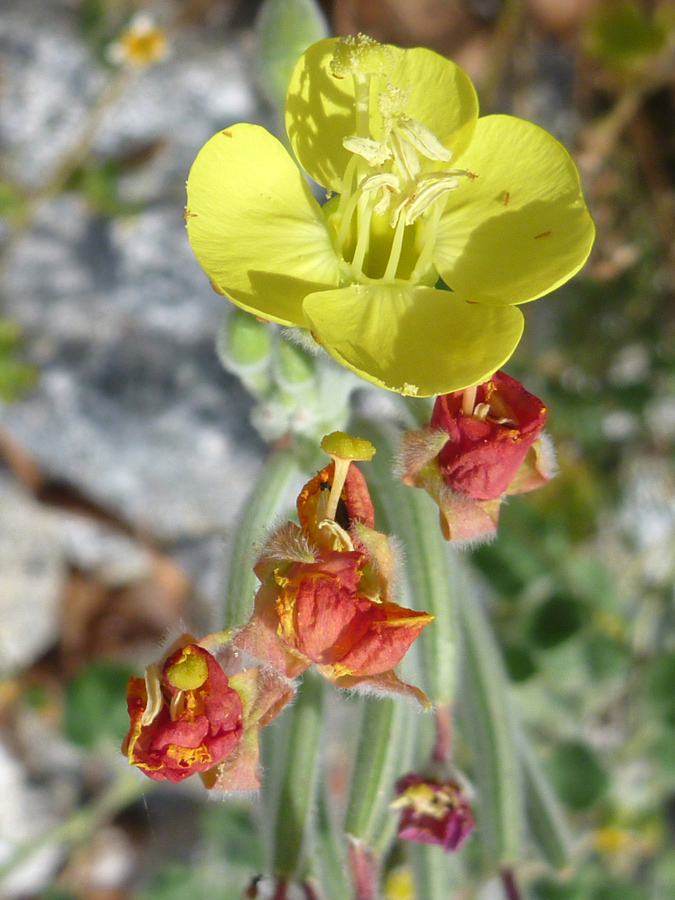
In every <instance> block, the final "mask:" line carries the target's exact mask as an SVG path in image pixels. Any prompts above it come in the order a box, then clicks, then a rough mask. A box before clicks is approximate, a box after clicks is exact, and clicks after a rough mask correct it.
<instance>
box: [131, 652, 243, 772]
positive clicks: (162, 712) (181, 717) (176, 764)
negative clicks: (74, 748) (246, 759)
mask: <svg viewBox="0 0 675 900" xmlns="http://www.w3.org/2000/svg"><path fill="white" fill-rule="evenodd" d="M188 656H198V657H201V659H203V660H204V661H205V662H206V666H207V675H206V679H205V680H204V682H203V683H202V684H201V685H200V686H199V687H198V688H196V689H194V690H185V691H179V689H178V688H176V687H174V685H173V684H171V682H170V681H169V680H168V678H167V672H168V671H169V670H170V669H171V667H172V666H174V665H175V664H176V663H179V662H180V661H181V660H183V659H185V658H186V657H188ZM160 690H161V692H162V698H163V702H162V705H161V708H160V709H159V711H158V713H157V715H156V716H155V717H154V718H153V719H152V721H151V722H150V723H148V724H143V722H142V721H141V720H142V716H143V713H144V712H145V710H146V707H147V705H148V696H147V689H146V685H145V681H144V680H143V679H142V678H130V679H129V683H128V686H127V707H128V710H129V717H130V720H131V726H130V729H129V732H128V734H127V737H126V738H125V741H124V744H123V748H122V749H123V751H124V752H125V753H126V754H127V757H128V759H129V762H130V763H131V764H132V765H135V766H138V768H140V769H141V770H142V771H143V772H145V774H146V775H147V776H148V777H149V778H153V779H155V780H168V781H174V782H176V781H182V779H183V778H187V777H188V776H189V775H192V774H194V773H195V772H205V771H206V770H207V769H210V768H212V767H213V766H215V765H217V764H218V763H221V762H222V761H223V760H224V759H225V758H226V757H227V756H229V754H230V753H231V752H232V750H233V749H234V748H235V746H236V745H237V743H238V741H239V739H240V737H241V734H242V704H241V699H240V697H239V694H238V693H237V692H236V691H235V690H233V689H232V688H231V687H230V685H229V681H228V678H227V676H226V675H225V673H224V672H223V670H222V668H221V667H220V665H219V664H218V662H217V661H216V660H215V659H214V657H213V656H211V654H210V653H208V652H207V651H206V650H204V649H203V648H202V647H199V646H198V645H196V644H188V645H186V646H185V647H182V648H180V649H178V650H176V651H175V652H174V653H172V654H171V655H170V656H169V657H168V659H166V661H165V662H164V664H163V666H162V670H161V674H160ZM178 694H182V696H181V697H179V698H177V699H178V700H179V701H180V702H178V704H177V708H176V710H175V711H174V718H172V716H171V711H170V703H171V700H172V699H173V698H176V697H177V695H178Z"/></svg>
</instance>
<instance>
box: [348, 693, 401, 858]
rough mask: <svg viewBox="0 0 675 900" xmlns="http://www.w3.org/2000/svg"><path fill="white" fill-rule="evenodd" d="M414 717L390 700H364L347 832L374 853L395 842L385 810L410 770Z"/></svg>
mask: <svg viewBox="0 0 675 900" xmlns="http://www.w3.org/2000/svg"><path fill="white" fill-rule="evenodd" d="M416 715H417V712H416V711H415V710H414V709H413V708H412V707H411V706H410V705H409V704H407V703H402V702H401V701H400V700H392V699H391V698H381V697H366V698H365V700H364V704H363V723H362V726H361V737H360V740H359V747H358V750H357V754H356V762H355V765H354V775H353V777H352V785H351V793H350V797H349V805H348V808H347V820H346V823H345V831H346V832H347V834H348V835H350V836H351V837H354V838H356V839H358V840H360V841H362V842H363V843H365V844H366V845H367V846H368V847H370V848H372V849H373V850H375V851H376V852H377V853H380V854H381V853H384V851H385V850H386V849H387V847H388V846H389V843H390V841H391V839H392V838H393V835H394V831H395V828H396V820H395V817H394V816H393V815H392V813H391V811H390V810H389V804H390V802H391V800H392V799H393V796H394V784H395V782H396V780H397V779H398V778H399V777H400V776H401V775H403V774H404V773H405V772H406V771H408V770H409V769H410V767H411V765H412V759H413V750H414V739H415V737H416V731H417V729H416V728H415V726H414V717H415V716H416Z"/></svg>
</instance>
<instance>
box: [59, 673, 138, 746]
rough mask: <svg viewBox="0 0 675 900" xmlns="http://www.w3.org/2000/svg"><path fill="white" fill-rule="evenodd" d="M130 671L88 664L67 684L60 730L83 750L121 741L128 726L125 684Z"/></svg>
mask: <svg viewBox="0 0 675 900" xmlns="http://www.w3.org/2000/svg"><path fill="white" fill-rule="evenodd" d="M131 674H132V671H131V669H130V668H129V667H127V666H123V665H119V664H117V663H111V662H95V663H90V664H89V665H88V666H86V667H85V668H84V669H82V671H81V672H80V673H79V674H78V675H77V676H76V677H75V678H74V679H73V680H72V681H71V682H70V683H69V684H68V685H67V687H66V696H65V710H64V720H63V730H64V733H65V735H66V737H67V738H68V739H69V740H70V741H72V742H73V743H74V744H78V745H79V746H80V747H85V748H87V749H89V748H91V747H94V746H95V745H96V744H98V743H100V742H102V741H104V740H109V741H111V742H113V743H116V744H121V742H122V739H123V738H124V735H125V734H126V732H127V729H128V727H129V718H128V715H127V706H126V685H127V681H128V679H129V676H130V675H131Z"/></svg>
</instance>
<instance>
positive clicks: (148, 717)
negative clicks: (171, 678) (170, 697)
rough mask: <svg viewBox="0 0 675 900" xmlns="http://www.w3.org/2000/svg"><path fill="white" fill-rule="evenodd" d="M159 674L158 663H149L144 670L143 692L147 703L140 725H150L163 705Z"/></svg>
mask: <svg viewBox="0 0 675 900" xmlns="http://www.w3.org/2000/svg"><path fill="white" fill-rule="evenodd" d="M159 673H160V668H159V664H158V663H151V664H150V665H149V666H148V667H147V669H146V670H145V691H146V693H147V695H148V702H147V704H146V706H145V709H144V710H143V715H142V716H141V725H151V724H152V723H153V722H154V721H155V719H156V718H157V716H158V715H159V712H160V710H161V708H162V705H163V703H164V698H163V697H162V687H161V684H160V681H159Z"/></svg>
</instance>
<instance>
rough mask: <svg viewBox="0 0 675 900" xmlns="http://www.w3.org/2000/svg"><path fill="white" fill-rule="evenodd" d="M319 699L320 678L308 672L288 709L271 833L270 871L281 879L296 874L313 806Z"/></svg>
mask: <svg viewBox="0 0 675 900" xmlns="http://www.w3.org/2000/svg"><path fill="white" fill-rule="evenodd" d="M322 699H323V682H322V680H321V679H320V678H319V677H318V676H315V675H313V674H311V673H308V674H307V675H305V677H304V679H303V681H302V684H301V685H300V687H299V689H298V692H297V699H296V701H295V703H294V704H293V707H292V708H291V710H290V712H289V713H287V715H288V716H291V717H292V721H291V723H290V734H289V738H288V745H287V749H286V765H285V767H284V771H283V776H282V781H281V785H280V789H279V802H278V805H277V819H276V822H275V829H274V834H273V837H272V843H273V849H272V871H273V873H274V876H275V877H277V878H280V879H289V878H292V877H293V876H294V875H296V874H297V873H298V871H299V869H300V865H301V862H302V854H303V844H304V841H305V837H306V835H307V833H308V830H309V822H310V819H311V817H312V814H313V810H314V806H315V803H314V796H315V793H316V783H317V773H318V767H319V766H318V757H319V751H320V750H321V746H320V743H321V742H320V736H321V719H322Z"/></svg>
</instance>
